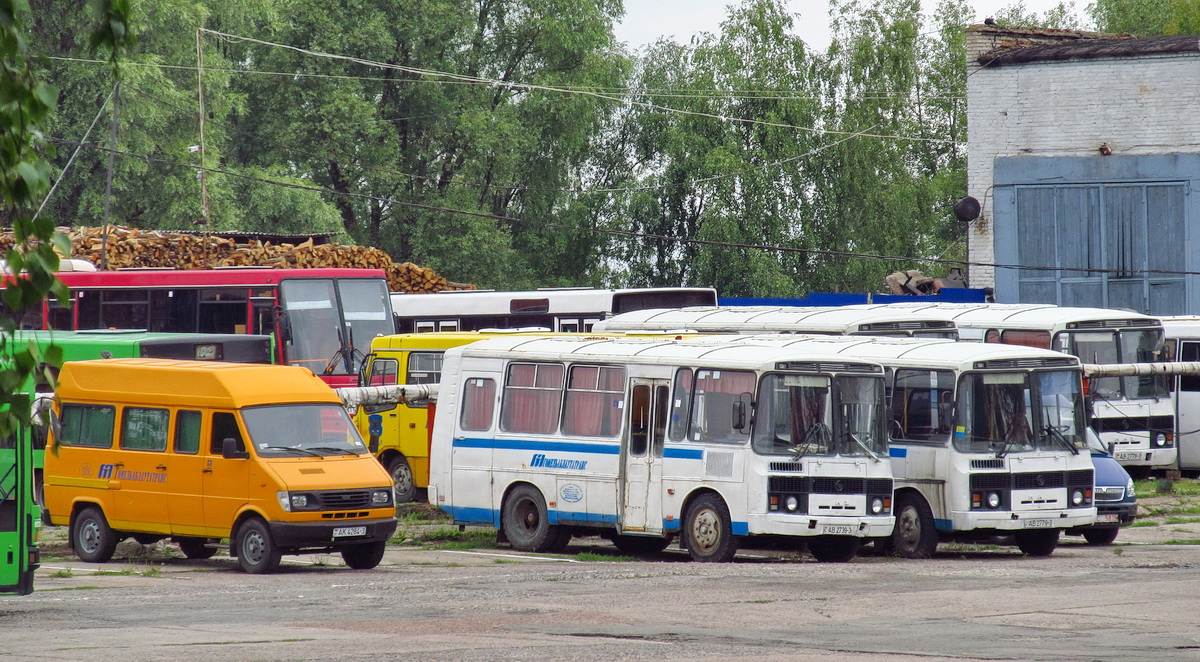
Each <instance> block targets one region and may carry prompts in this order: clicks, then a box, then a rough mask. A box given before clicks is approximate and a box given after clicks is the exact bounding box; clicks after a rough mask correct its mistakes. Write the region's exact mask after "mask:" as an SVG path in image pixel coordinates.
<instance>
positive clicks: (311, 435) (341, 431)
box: [242, 404, 367, 457]
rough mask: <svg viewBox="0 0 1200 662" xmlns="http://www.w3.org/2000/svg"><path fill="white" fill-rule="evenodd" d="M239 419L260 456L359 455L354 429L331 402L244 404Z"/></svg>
mask: <svg viewBox="0 0 1200 662" xmlns="http://www.w3.org/2000/svg"><path fill="white" fill-rule="evenodd" d="M242 420H243V421H244V422H245V423H246V430H247V432H249V434H250V444H251V445H252V446H253V447H254V452H255V453H257V454H258V455H259V456H260V457H301V456H310V457H311V456H326V455H362V454H364V453H366V452H367V447H366V445H365V444H363V442H362V438H361V437H360V436H359V435H358V430H357V429H355V427H354V424H353V423H352V422H351V421H350V417H349V416H347V415H346V410H345V409H343V408H342V407H341V406H340V405H335V404H295V405H269V406H264V407H246V408H245V409H243V410H242Z"/></svg>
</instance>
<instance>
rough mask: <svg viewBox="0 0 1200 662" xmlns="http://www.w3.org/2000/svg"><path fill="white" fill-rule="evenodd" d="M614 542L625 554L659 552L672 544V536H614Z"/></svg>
mask: <svg viewBox="0 0 1200 662" xmlns="http://www.w3.org/2000/svg"><path fill="white" fill-rule="evenodd" d="M612 542H613V544H614V545H616V546H617V549H619V550H621V552H623V553H625V554H635V555H638V554H657V553H659V552H661V551H663V550H664V549H666V548H667V546H668V545H670V544H671V539H670V538H663V537H660V536H626V535H618V536H614V537H613V541H612Z"/></svg>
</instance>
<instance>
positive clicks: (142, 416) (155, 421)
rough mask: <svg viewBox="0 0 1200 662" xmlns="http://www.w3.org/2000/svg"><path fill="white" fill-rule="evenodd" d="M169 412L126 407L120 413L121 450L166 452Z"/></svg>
mask: <svg viewBox="0 0 1200 662" xmlns="http://www.w3.org/2000/svg"><path fill="white" fill-rule="evenodd" d="M170 420H171V412H170V411H168V410H166V409H146V408H143V407H126V408H125V411H124V412H122V413H121V448H123V449H125V450H135V451H165V450H167V426H168V425H169V423H170Z"/></svg>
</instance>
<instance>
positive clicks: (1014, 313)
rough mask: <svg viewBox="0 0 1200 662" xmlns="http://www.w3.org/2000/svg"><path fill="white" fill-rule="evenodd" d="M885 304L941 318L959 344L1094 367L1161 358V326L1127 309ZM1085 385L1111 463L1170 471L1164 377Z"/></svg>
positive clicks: (1171, 435) (1170, 410)
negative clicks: (996, 346) (1042, 354)
mask: <svg viewBox="0 0 1200 662" xmlns="http://www.w3.org/2000/svg"><path fill="white" fill-rule="evenodd" d="M886 307H887V308H889V309H895V310H903V311H906V312H909V311H912V312H916V311H920V312H924V313H927V314H942V315H944V316H945V319H948V320H951V321H953V322H954V324H955V325H956V326H957V327H958V333H959V339H960V340H969V341H976V342H985V343H1004V344H1010V345H1027V346H1031V347H1043V348H1048V349H1053V350H1056V351H1060V352H1066V353H1067V354H1072V355H1074V356H1077V357H1079V359H1080V360H1081V361H1082V362H1083V363H1087V364H1096V365H1101V366H1103V365H1111V364H1123V363H1152V362H1156V361H1162V360H1164V359H1163V356H1162V353H1163V346H1164V331H1163V324H1162V322H1161V321H1160V320H1159V319H1158V318H1155V317H1149V316H1147V315H1141V314H1139V313H1134V312H1129V311H1123V310H1108V309H1104V308H1071V307H1060V306H1052V305H1043V304H967V303H962V304H951V303H928V304H926V303H901V304H891V305H888V306H886ZM1085 388H1086V389H1087V393H1086V395H1087V399H1088V400H1089V401H1090V402H1091V425H1092V426H1093V427H1094V428H1095V429H1096V432H1097V433H1098V434H1099V435H1100V441H1101V443H1103V444H1104V445H1105V446H1106V447H1108V448H1110V449H1111V451H1112V455H1113V458H1114V459H1116V460H1117V461H1118V462H1120V463H1121V464H1122V465H1124V466H1125V467H1126V468H1128V469H1130V471H1131V473H1132V472H1134V471H1137V470H1140V471H1141V472H1143V473H1144V472H1148V471H1150V470H1152V469H1170V468H1174V467H1175V466H1176V464H1177V462H1178V449H1177V447H1176V444H1175V408H1174V404H1173V403H1172V398H1171V378H1170V377H1168V376H1167V375H1164V374H1145V375H1132V376H1106V377H1094V378H1091V379H1088V380H1087V381H1086V382H1085Z"/></svg>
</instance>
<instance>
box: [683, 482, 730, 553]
mask: <svg viewBox="0 0 1200 662" xmlns="http://www.w3.org/2000/svg"><path fill="white" fill-rule="evenodd" d="M683 530H684V535H686V536H687V549H688V554H689V555H691V557H692V560H693V561H701V562H718V563H723V562H726V561H732V560H733V557H734V555H736V554H737V548H738V540H737V538H735V537H734V535H733V523H732V521H731V520H730V517H729V507H728V506H726V505H725V501H724V500H723V499H721V497H719V496H717V495H715V494H711V493H710V494H701V495H700V496H698V497H696V500H695V501H693V502H692V504H691V505H690V506H688V509H687V516H686V517H685V518H684V529H683Z"/></svg>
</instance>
